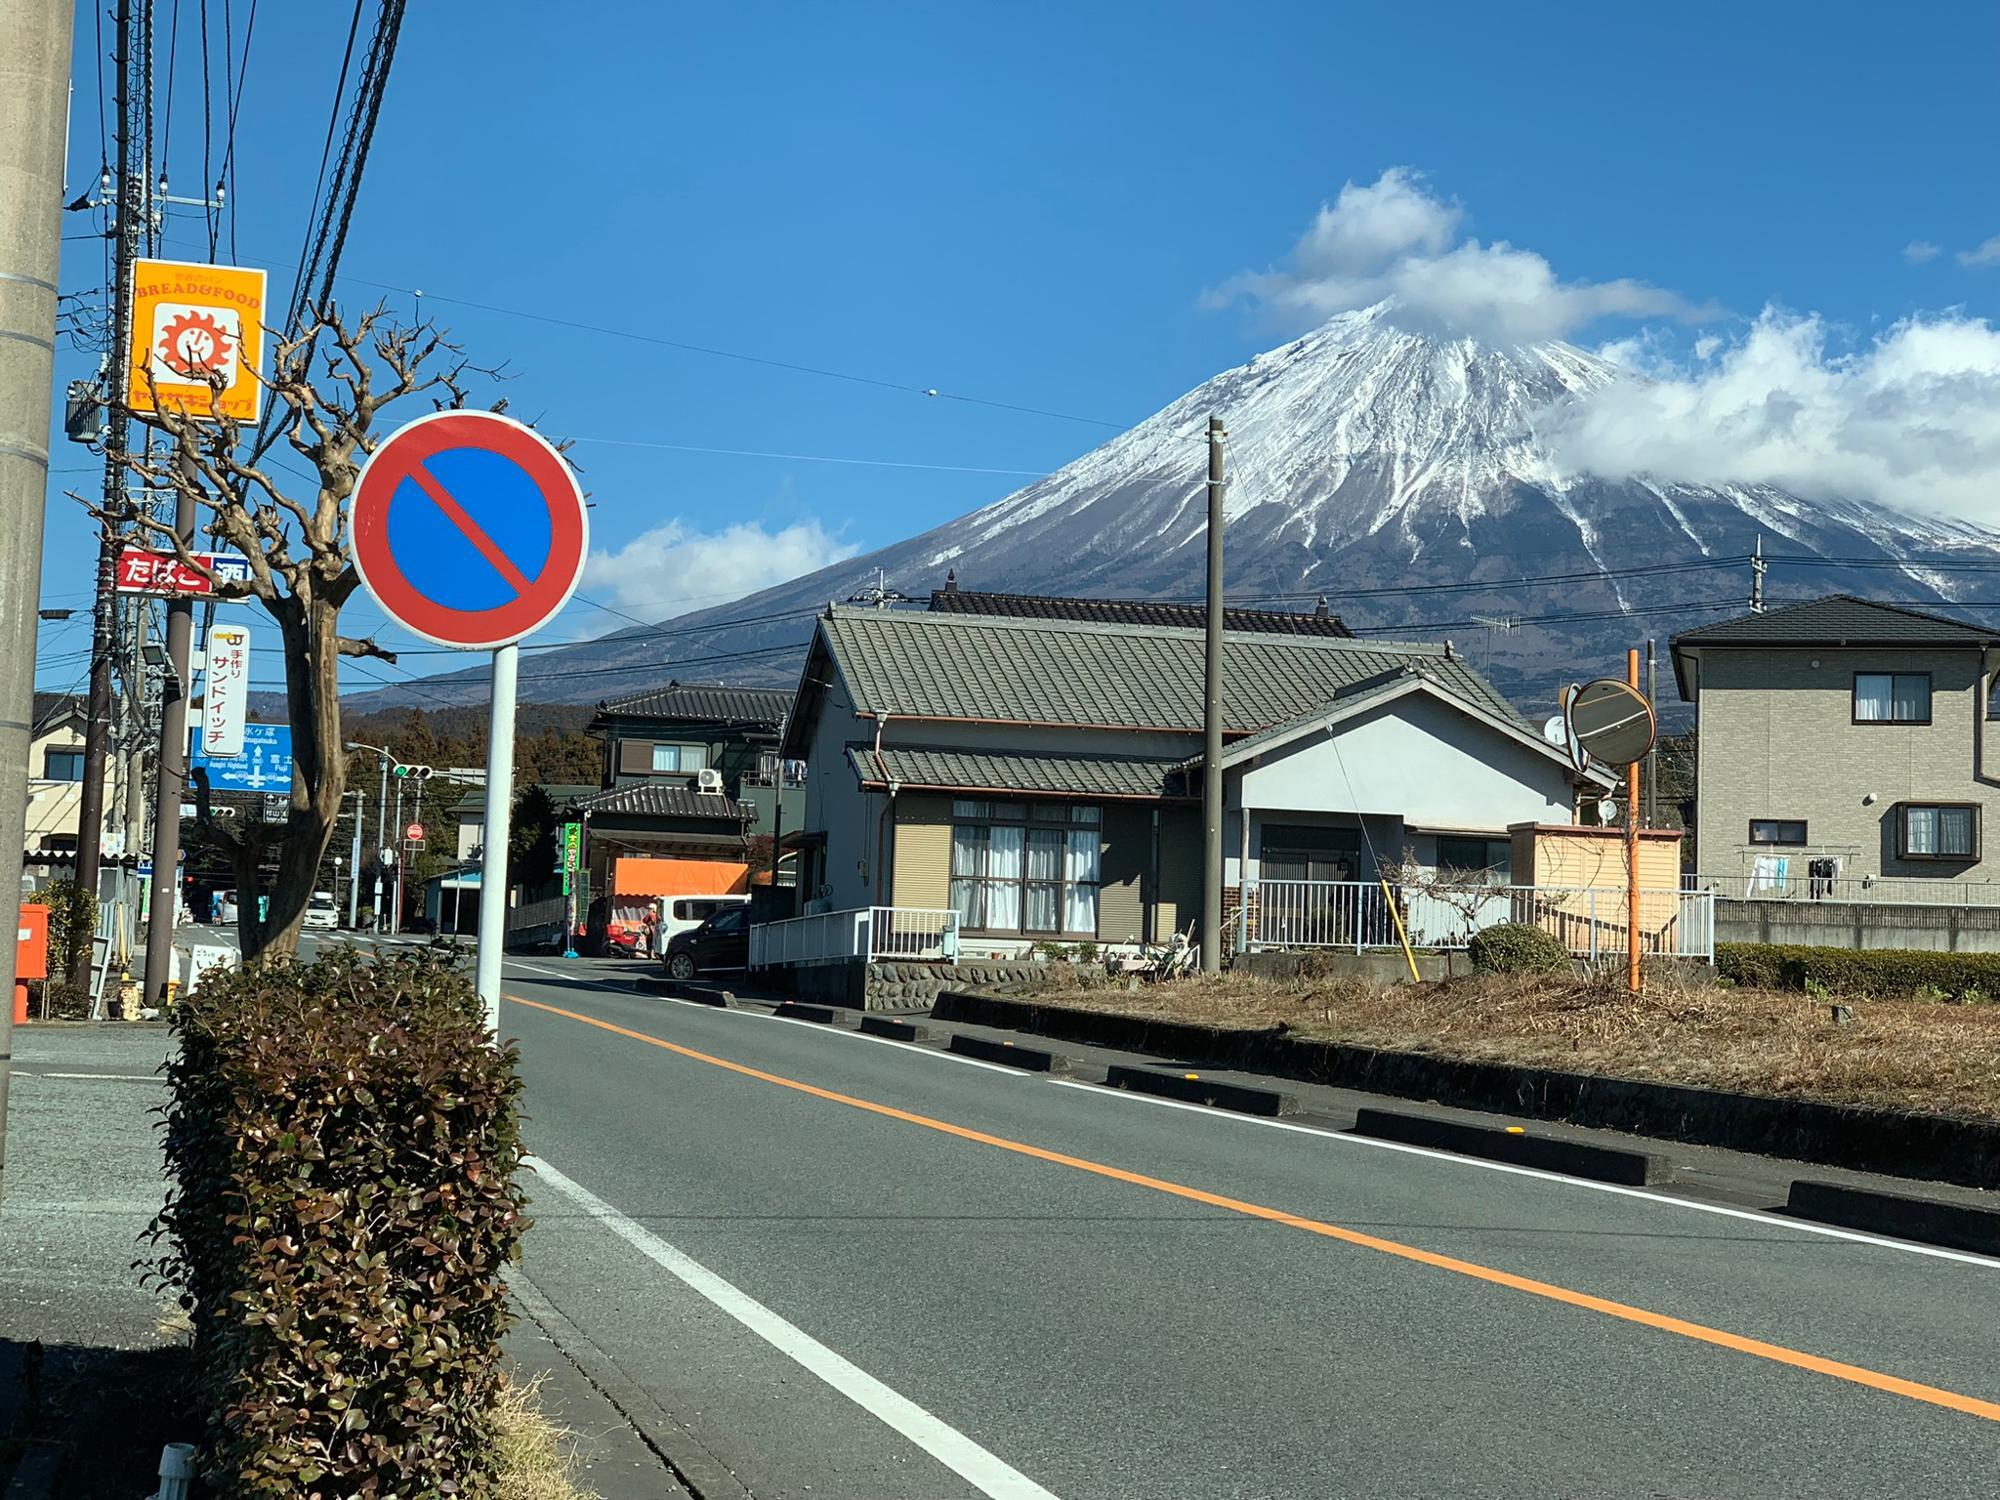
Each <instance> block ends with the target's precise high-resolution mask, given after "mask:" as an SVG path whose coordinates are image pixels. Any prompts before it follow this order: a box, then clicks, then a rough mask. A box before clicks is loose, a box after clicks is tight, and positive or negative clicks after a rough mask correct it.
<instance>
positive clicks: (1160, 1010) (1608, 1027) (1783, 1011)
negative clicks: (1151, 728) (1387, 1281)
mask: <svg viewBox="0 0 2000 1500" xmlns="http://www.w3.org/2000/svg"><path fill="white" fill-rule="evenodd" d="M1051 967H1052V969H1053V970H1054V974H1053V975H1052V978H1051V981H1050V982H1049V983H1048V984H1046V985H1045V986H1043V987H1042V988H1041V989H1039V990H1037V991H1036V992H1035V993H1034V995H1033V997H1032V998H1034V999H1036V1000H1040V1001H1046V1002H1049V1003H1053V1004H1061V1005H1076V1006H1081V1007H1085V1008H1088V1009H1092V1010H1107V1011H1117V1012H1121V1013H1124V1014H1128V1015H1143V1016H1149V1017H1156V1018H1159V1019H1163V1020H1172V1021H1179V1022H1185V1023H1190V1024H1194V1025H1202V1026H1217V1027H1238V1028H1246V1029H1267V1030H1268V1029H1271V1028H1274V1027H1283V1028H1285V1030H1286V1031H1287V1033H1288V1034H1291V1035H1295V1036H1299V1037H1304V1038H1312V1039H1318V1040H1325V1041H1334V1042H1346V1043H1351V1044H1354V1045H1357V1046H1364V1047H1380V1048H1385V1049H1390V1050H1394V1051H1402V1052H1423V1053H1430V1054H1433V1055H1437V1056H1441V1057H1451V1058H1461V1059H1465V1060H1467V1061H1474V1062H1498V1063H1510V1064H1514V1065H1517V1066H1523V1067H1541V1068H1554V1069H1562V1070H1565V1071H1572V1072H1589V1073H1604V1074H1611V1075H1615V1076H1618V1077H1624V1078H1636V1079H1643V1080H1646V1081H1649V1082H1656V1083H1675V1084H1690V1085H1694V1086H1697V1087H1702V1088H1714V1089H1728V1090H1733V1091H1738V1092H1745V1093H1758V1094H1773V1095H1779V1096H1784V1097H1792V1098H1805V1099H1816V1100H1821V1101H1825V1102H1828V1103H1834V1104H1855V1105H1868V1106H1873V1107H1877V1108H1883V1109H1900V1110H1922V1111H1927V1112H1931V1113H1938V1114H1948V1115H1960V1116H1965V1117H1970V1118H1980V1119H2000V1005H1995V1004H1989V1003H1981V1002H1979V1001H1976V1000H1975V1001H1973V1002H1970V1003H1968V1002H1966V1001H1964V1000H1960V999H1957V998H1955V997H1954V998H1945V997H1944V995H1943V992H1942V991H1941V990H1932V991H1929V992H1926V993H1924V994H1923V995H1921V996H1917V997H1898V998H1879V999H1877V998H1869V997H1868V996H1866V995H1864V994H1861V993H1851V994H1838V993H1836V992H1835V991H1832V990H1830V989H1827V988H1826V987H1825V986H1823V985H1822V984H1821V983H1819V982H1818V981H1815V982H1814V983H1813V984H1812V985H1811V986H1809V987H1807V988H1805V989H1800V990H1786V989H1777V988H1770V987H1764V986H1754V985H1736V984H1728V983H1716V982H1715V981H1714V980H1713V979H1703V980H1701V981H1699V982H1698V981H1696V980H1694V979H1692V978H1690V977H1688V976H1686V975H1685V974H1682V973H1680V972H1677V971H1675V970H1671V969H1669V970H1664V971H1662V972H1659V973H1655V974H1650V975H1649V976H1648V979H1647V984H1646V991H1645V993H1644V994H1642V995H1637V996H1635V995H1630V994H1628V993H1626V990H1625V986H1624V984H1623V981H1622V977H1620V976H1608V975H1587V976H1579V975H1576V974H1574V973H1563V974H1474V975H1470V976H1467V977H1465V978H1459V979H1448V980H1443V981H1440V982H1438V983H1433V984H1380V983H1375V982H1371V981H1364V980H1357V979H1347V978H1334V977H1314V976H1312V975H1310V974H1308V975H1305V976H1301V977H1299V978H1295V979H1259V978H1253V977H1251V976H1249V975H1247V974H1235V973H1231V974H1224V975H1221V976H1219V977H1216V978H1206V977H1197V978H1190V979H1180V980H1167V981H1163V982H1160V983H1157V984H1149V985H1142V986H1139V987H1136V988H1129V989H1128V988H1123V987H1119V986H1117V985H1114V984H1113V983H1111V982H1110V981H1109V980H1107V979H1106V978H1105V977H1104V975H1103V971H1102V970H1101V969H1089V968H1085V967H1083V966H1080V965H1079V966H1074V967H1069V966H1062V965H1052V966H1051ZM1066 967H1069V972H1067V973H1065V972H1064V970H1065V968H1066Z"/></svg>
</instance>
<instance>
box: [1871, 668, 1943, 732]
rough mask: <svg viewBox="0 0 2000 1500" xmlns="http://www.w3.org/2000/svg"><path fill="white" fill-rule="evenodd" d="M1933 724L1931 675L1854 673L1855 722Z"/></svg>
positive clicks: (1915, 673)
mask: <svg viewBox="0 0 2000 1500" xmlns="http://www.w3.org/2000/svg"><path fill="white" fill-rule="evenodd" d="M1930 721H1931V674H1930V673H1928V672H1856V673H1855V674H1854V722H1855V723H1857V724H1928V723H1930Z"/></svg>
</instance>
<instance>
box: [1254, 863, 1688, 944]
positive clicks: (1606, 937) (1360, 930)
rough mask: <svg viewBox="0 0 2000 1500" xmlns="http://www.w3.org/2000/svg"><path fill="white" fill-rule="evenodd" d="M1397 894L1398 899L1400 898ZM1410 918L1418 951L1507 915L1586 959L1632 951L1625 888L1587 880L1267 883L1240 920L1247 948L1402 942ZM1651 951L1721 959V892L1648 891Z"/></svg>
mask: <svg viewBox="0 0 2000 1500" xmlns="http://www.w3.org/2000/svg"><path fill="white" fill-rule="evenodd" d="M1390 892H1394V897H1395V905H1394V907H1393V909H1392V908H1391V905H1390ZM1398 917H1400V918H1401V921H1402V926H1403V928H1404V930H1405V931H1406V932H1407V933H1408V934H1409V939H1410V946H1411V947H1413V948H1433V949H1435V948H1463V947H1465V946H1466V945H1467V944H1469V943H1470V942H1471V941H1472V938H1473V935H1474V934H1475V933H1477V932H1479V931H1480V930H1481V929H1482V928H1486V927H1492V926H1494V925H1496V924H1497V923H1501V922H1520V923H1524V924H1526V925H1528V926H1531V927H1539V928H1541V929H1542V930H1543V931H1544V932H1547V933H1549V934H1551V935H1552V936H1554V937H1555V938H1556V939H1557V940H1558V941H1560V942H1561V943H1562V944H1563V946H1564V947H1566V948H1568V949H1569V950H1570V952H1572V953H1574V954H1576V955H1577V956H1578V957H1579V958H1587V959H1592V960H1595V959H1597V958H1600V957H1613V956H1616V955H1618V954H1622V953H1624V952H1625V948H1626V929H1627V924H1628V920H1629V918H1628V911H1627V906H1626V893H1625V892H1624V891H1622V890H1595V889H1590V888H1586V887H1581V886H1529V885H1478V886H1473V885H1468V886H1433V887H1415V886H1401V887H1397V886H1391V887H1389V888H1388V889H1387V890H1385V889H1384V888H1383V887H1382V886H1381V885H1379V884H1373V885H1371V884H1369V883H1367V882H1366V881H1359V880H1352V881H1345V880H1265V881H1261V882H1258V883H1256V884H1253V885H1251V886H1250V887H1249V888H1248V890H1247V891H1246V892H1245V893H1244V899H1243V901H1242V902H1241V904H1240V906H1239V909H1238V911H1237V915H1236V921H1235V923H1234V924H1233V925H1234V927H1235V932H1234V934H1233V936H1234V938H1235V942H1236V947H1237V950H1238V951H1239V952H1241V951H1244V950H1245V949H1249V950H1255V949H1259V948H1349V949H1353V950H1354V951H1355V952H1357V953H1358V952H1361V951H1364V950H1366V949H1369V948H1395V947H1399V946H1401V942H1402V939H1401V937H1400V936H1399V935H1398V933H1397V919H1398ZM1639 942H1640V947H1641V949H1642V951H1644V952H1646V953H1649V954H1654V955H1666V956H1671V957H1675V958H1700V959H1707V960H1713V959H1714V957H1715V898H1714V896H1713V894H1712V893H1710V892H1708V891H1659V890H1647V891H1641V892H1640V893H1639Z"/></svg>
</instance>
